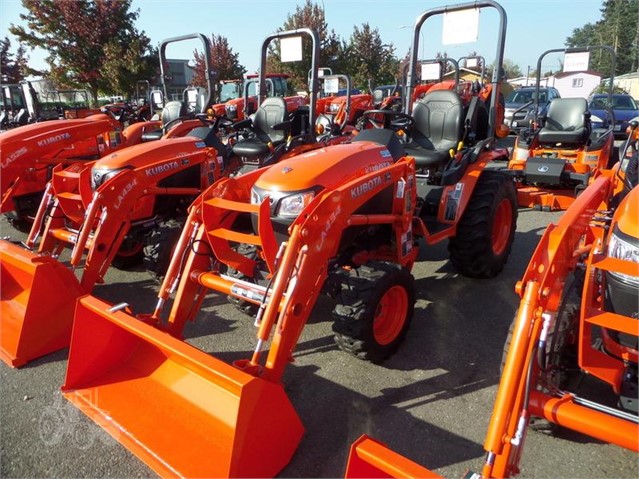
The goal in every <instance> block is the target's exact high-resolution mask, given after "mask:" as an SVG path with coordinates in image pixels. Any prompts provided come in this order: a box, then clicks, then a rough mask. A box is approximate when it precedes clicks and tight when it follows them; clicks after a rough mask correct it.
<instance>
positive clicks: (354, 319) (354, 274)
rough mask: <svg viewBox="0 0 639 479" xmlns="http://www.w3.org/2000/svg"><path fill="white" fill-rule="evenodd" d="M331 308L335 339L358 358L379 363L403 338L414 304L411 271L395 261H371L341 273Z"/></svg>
mask: <svg viewBox="0 0 639 479" xmlns="http://www.w3.org/2000/svg"><path fill="white" fill-rule="evenodd" d="M341 286H342V288H341V292H340V293H339V297H338V304H337V305H336V306H335V309H334V310H333V316H334V317H335V322H334V323H333V331H334V332H335V342H336V343H337V344H338V346H339V347H340V349H342V350H343V351H346V352H348V353H350V354H353V355H354V356H357V357H358V358H360V359H364V360H367V361H371V362H374V363H379V362H382V361H384V360H385V359H387V358H388V357H389V356H391V355H392V354H393V353H395V351H397V348H398V347H399V345H400V343H401V342H402V340H403V339H404V336H405V335H406V332H407V330H408V327H409V325H410V321H411V319H412V316H413V309H414V305H415V285H414V279H413V276H412V275H411V273H410V272H409V271H408V270H407V269H406V268H403V267H401V266H399V265H397V264H393V263H384V262H374V263H370V264H368V265H364V266H360V267H359V268H356V269H352V270H350V271H349V272H348V273H347V274H345V275H344V278H343V280H342V284H341Z"/></svg>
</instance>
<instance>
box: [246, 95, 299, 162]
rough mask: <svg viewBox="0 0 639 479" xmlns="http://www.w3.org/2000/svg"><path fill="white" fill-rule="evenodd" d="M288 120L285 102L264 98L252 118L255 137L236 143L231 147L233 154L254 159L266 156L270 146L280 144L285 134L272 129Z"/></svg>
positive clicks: (274, 98) (281, 99) (273, 98)
mask: <svg viewBox="0 0 639 479" xmlns="http://www.w3.org/2000/svg"><path fill="white" fill-rule="evenodd" d="M287 118H288V112H287V111H286V102H285V101H284V99H283V98H281V97H269V98H266V99H265V100H264V101H263V102H262V104H261V105H260V107H259V108H258V109H257V111H256V112H255V116H254V117H253V128H252V129H253V131H254V133H255V136H254V137H252V138H247V139H244V140H241V141H238V142H237V143H236V144H235V145H233V153H235V154H236V155H238V156H241V157H244V158H255V157H261V156H264V155H267V154H268V153H270V151H271V147H272V145H277V144H279V143H282V142H283V141H284V139H285V138H286V132H285V131H283V130H279V129H277V130H276V129H274V128H273V126H275V125H277V124H278V123H284V122H285V121H286V120H287Z"/></svg>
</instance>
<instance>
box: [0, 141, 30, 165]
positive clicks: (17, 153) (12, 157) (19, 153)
mask: <svg viewBox="0 0 639 479" xmlns="http://www.w3.org/2000/svg"><path fill="white" fill-rule="evenodd" d="M26 152H27V147H26V146H23V147H22V148H20V149H19V150H17V151H14V152H13V153H11V154H10V155H9V156H8V157H7V159H6V160H5V161H3V162H2V165H1V166H2V167H3V168H5V167H7V166H9V165H10V164H11V163H13V162H14V161H16V160H17V159H18V158H20V157H21V156H22V155H24V154H25V153H26Z"/></svg>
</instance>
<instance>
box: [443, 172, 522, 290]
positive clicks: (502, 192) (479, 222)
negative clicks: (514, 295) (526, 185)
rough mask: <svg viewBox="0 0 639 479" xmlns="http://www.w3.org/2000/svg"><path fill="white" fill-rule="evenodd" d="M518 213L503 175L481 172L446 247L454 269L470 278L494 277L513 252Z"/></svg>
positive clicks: (510, 183) (509, 182) (513, 193)
mask: <svg viewBox="0 0 639 479" xmlns="http://www.w3.org/2000/svg"><path fill="white" fill-rule="evenodd" d="M517 213H518V212H517V191H516V190H515V184H514V183H513V181H512V180H511V179H510V178H508V177H507V176H505V175H504V174H502V173H499V172H496V171H486V170H485V171H483V172H482V174H481V176H480V177H479V180H478V181H477V185H476V186H475V191H473V195H472V197H471V198H470V202H469V203H468V206H467V207H466V211H464V214H463V215H462V217H461V219H460V220H459V223H458V224H457V234H456V235H455V237H454V238H451V240H450V243H449V244H448V251H449V253H450V260H451V262H452V263H453V266H455V268H456V269H457V270H458V271H459V272H460V273H461V274H463V275H464V276H468V277H471V278H493V277H495V276H497V274H499V272H500V271H501V270H502V269H503V268H504V265H505V264H506V261H507V260H508V256H509V255H510V250H511V249H512V244H513V241H514V239H515V230H516V229H517Z"/></svg>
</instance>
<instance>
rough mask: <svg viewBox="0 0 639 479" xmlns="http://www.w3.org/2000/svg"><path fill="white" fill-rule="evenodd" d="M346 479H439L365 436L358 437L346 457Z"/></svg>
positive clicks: (429, 471) (431, 472) (438, 476)
mask: <svg viewBox="0 0 639 479" xmlns="http://www.w3.org/2000/svg"><path fill="white" fill-rule="evenodd" d="M344 477H345V478H346V479H360V478H367V477H368V478H389V477H395V478H407V479H408V478H441V477H442V476H440V475H438V474H435V473H434V472H433V471H431V470H430V469H426V468H425V467H422V466H420V465H419V464H416V463H415V462H413V461H411V460H410V459H407V458H406V457H404V456H402V455H401V454H398V453H396V452H395V451H392V450H390V449H389V448H388V447H386V446H385V445H384V444H382V443H381V442H379V441H377V440H375V439H372V438H370V437H368V436H366V435H363V436H360V437H359V439H357V440H356V441H355V442H354V443H353V444H352V445H351V450H350V454H349V455H348V463H347V465H346V472H345V473H344Z"/></svg>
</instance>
